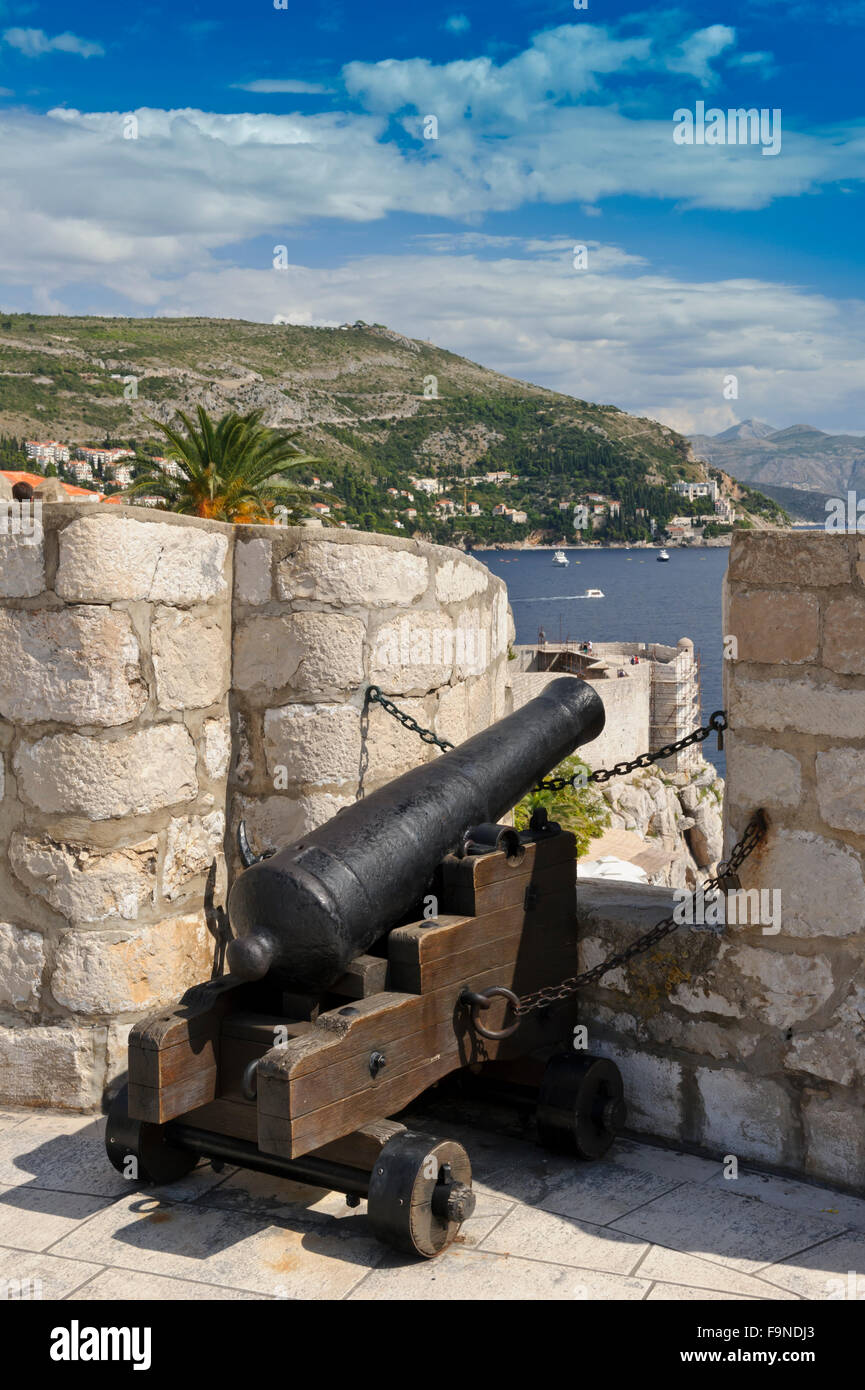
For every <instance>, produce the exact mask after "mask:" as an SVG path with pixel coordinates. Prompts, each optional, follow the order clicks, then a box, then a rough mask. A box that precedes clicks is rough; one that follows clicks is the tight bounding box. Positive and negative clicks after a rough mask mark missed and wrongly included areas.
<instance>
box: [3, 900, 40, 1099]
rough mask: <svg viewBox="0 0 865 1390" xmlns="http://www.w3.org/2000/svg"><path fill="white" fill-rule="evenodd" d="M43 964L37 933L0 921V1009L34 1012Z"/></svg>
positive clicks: (38, 934) (37, 1001) (37, 1000)
mask: <svg viewBox="0 0 865 1390" xmlns="http://www.w3.org/2000/svg"><path fill="white" fill-rule="evenodd" d="M44 965H45V942H44V941H43V939H42V936H41V935H40V933H39V932H38V931H28V930H27V928H26V927H16V926H15V925H14V924H13V923H12V922H0V1008H2V1007H10V1008H13V1009H21V1010H22V1011H26V1010H28V1009H35V1008H36V1007H37V1006H38V1003H39V993H40V990H41V989H42V970H43V968H44ZM2 1090H3V1083H2V1081H0V1094H2Z"/></svg>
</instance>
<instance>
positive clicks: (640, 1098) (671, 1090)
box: [592, 1039, 683, 1139]
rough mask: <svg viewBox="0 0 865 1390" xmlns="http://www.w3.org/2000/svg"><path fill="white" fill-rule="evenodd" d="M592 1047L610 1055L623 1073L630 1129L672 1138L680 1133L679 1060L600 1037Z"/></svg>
mask: <svg viewBox="0 0 865 1390" xmlns="http://www.w3.org/2000/svg"><path fill="white" fill-rule="evenodd" d="M592 1051H593V1052H596V1053H598V1054H599V1055H600V1056H601V1057H609V1058H611V1060H612V1061H614V1062H615V1063H616V1065H617V1067H619V1069H620V1071H621V1073H622V1077H623V1079H624V1083H625V1096H626V1098H627V1105H628V1128H629V1129H633V1130H636V1131H637V1133H639V1134H656V1135H659V1136H661V1137H665V1138H669V1139H678V1138H680V1137H681V1134H682V1128H683V1114H682V1068H681V1067H680V1065H679V1063H678V1062H674V1061H672V1060H671V1059H670V1058H667V1057H655V1056H653V1055H652V1054H651V1053H649V1052H631V1051H630V1050H629V1049H627V1048H622V1047H619V1046H618V1044H616V1043H611V1042H606V1041H603V1040H600V1039H596V1040H595V1041H594V1042H593V1044H592Z"/></svg>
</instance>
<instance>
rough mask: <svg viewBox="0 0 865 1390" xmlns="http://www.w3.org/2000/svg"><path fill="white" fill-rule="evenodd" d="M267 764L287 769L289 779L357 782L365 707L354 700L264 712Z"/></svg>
mask: <svg viewBox="0 0 865 1390" xmlns="http://www.w3.org/2000/svg"><path fill="white" fill-rule="evenodd" d="M264 747H265V756H266V759H267V769H268V772H269V774H270V776H271V777H276V776H277V775H278V774H277V771H276V770H277V768H279V767H284V768H286V769H287V781H288V782H309V783H311V784H312V785H313V786H324V785H326V784H327V783H329V782H334V783H337V784H339V783H340V782H354V783H356V782H357V779H358V775H359V772H360V757H361V737H360V711H359V710H357V709H355V708H354V707H353V706H352V705H285V706H284V707H283V708H282V709H269V710H267V711H266V713H265V716H264Z"/></svg>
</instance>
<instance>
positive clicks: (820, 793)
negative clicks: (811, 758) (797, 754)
mask: <svg viewBox="0 0 865 1390" xmlns="http://www.w3.org/2000/svg"><path fill="white" fill-rule="evenodd" d="M817 802H818V805H819V807H820V814H821V816H822V817H823V819H824V821H826V823H827V825H832V826H835V828H836V829H838V830H853V831H855V832H856V833H857V834H858V835H862V834H865V751H863V750H862V749H859V748H830V749H827V751H826V752H825V753H818V754H817Z"/></svg>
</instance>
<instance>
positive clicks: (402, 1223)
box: [367, 1131, 475, 1260]
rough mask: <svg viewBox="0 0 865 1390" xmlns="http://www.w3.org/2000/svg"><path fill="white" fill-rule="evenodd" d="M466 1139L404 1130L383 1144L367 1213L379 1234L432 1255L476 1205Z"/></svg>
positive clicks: (390, 1242) (396, 1245)
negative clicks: (465, 1145)
mask: <svg viewBox="0 0 865 1390" xmlns="http://www.w3.org/2000/svg"><path fill="white" fill-rule="evenodd" d="M471 1181H472V1168H471V1163H470V1161H469V1156H468V1154H467V1153H466V1151H465V1149H464V1148H463V1146H462V1144H457V1143H454V1142H452V1141H451V1140H447V1139H445V1140H439V1139H434V1138H432V1137H431V1136H428V1135H423V1134H415V1133H412V1132H411V1131H406V1132H405V1133H403V1134H397V1135H396V1136H395V1137H394V1138H393V1139H391V1140H389V1142H388V1143H387V1144H385V1146H384V1148H383V1149H382V1151H381V1153H380V1154H379V1156H378V1158H377V1159H376V1162H375V1165H374V1167H373V1170H372V1172H371V1174H370V1180H369V1197H368V1203H367V1214H368V1216H369V1221H370V1224H371V1226H372V1228H373V1230H374V1231H375V1234H376V1235H377V1236H378V1238H379V1239H380V1240H383V1241H385V1242H386V1243H387V1244H388V1245H391V1246H393V1247H394V1248H395V1249H397V1250H404V1251H405V1252H406V1253H408V1254H410V1255H421V1256H422V1257H423V1258H424V1259H426V1260H430V1259H432V1258H433V1257H434V1256H435V1255H439V1254H441V1252H442V1251H443V1250H445V1249H447V1247H448V1246H449V1245H450V1243H451V1241H452V1240H453V1239H454V1237H455V1236H456V1234H457V1232H458V1231H459V1228H460V1225H461V1224H462V1222H463V1221H465V1220H466V1218H467V1217H469V1216H471V1214H472V1212H473V1211H474V1206H475V1198H474V1194H473V1192H472V1190H471Z"/></svg>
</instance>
